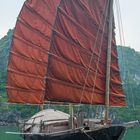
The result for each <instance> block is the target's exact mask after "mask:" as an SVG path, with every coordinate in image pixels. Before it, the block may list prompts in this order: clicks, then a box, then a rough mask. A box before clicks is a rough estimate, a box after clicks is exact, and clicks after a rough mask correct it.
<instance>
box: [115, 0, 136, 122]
mask: <svg viewBox="0 0 140 140" xmlns="http://www.w3.org/2000/svg"><path fill="white" fill-rule="evenodd" d="M115 4H116V13H117V18H118V19H117V20H118V25H119V36H120V44H121V50H122V61H123V63H124V64H122V65H123V67H122V68H123V69H124V72H123V74H124V77H123V81H124V82H125V83H126V84H125V85H126V86H125V88H126V89H127V90H126V92H127V99H128V101H127V102H128V108H129V106H131V104H130V102H131V101H132V108H133V111H134V115H135V110H136V108H135V103H134V95H133V92H132V86H131V85H130V72H129V69H128V68H127V69H126V67H125V66H128V64H129V63H128V61H127V60H128V59H127V56H126V54H125V50H124V48H123V46H125V38H124V31H123V22H122V16H121V8H120V2H119V0H115ZM124 60H125V61H124ZM125 69H126V70H125ZM128 86H129V88H130V89H128ZM129 94H131V95H130V96H131V99H130V96H129ZM134 117H135V119H136V116H134Z"/></svg>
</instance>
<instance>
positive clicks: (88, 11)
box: [7, 0, 125, 106]
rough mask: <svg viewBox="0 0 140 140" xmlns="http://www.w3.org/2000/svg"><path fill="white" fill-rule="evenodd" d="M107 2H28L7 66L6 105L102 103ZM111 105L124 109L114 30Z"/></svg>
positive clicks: (15, 34)
mask: <svg viewBox="0 0 140 140" xmlns="http://www.w3.org/2000/svg"><path fill="white" fill-rule="evenodd" d="M108 9H109V0H27V1H26V2H25V3H24V5H23V8H22V10H21V12H20V14H19V16H18V19H17V23H16V27H15V31H14V34H13V39H12V44H11V51H10V57H9V64H8V80H7V93H8V98H9V102H14V103H31V104H41V103H44V102H45V101H58V102H74V103H79V102H80V103H85V104H102V105H104V104H105V82H106V59H107V45H108V30H109V29H108V28H109V27H108V26H109V10H108ZM110 105H112V106H123V105H125V96H124V93H123V89H122V85H121V79H120V74H119V67H118V55H117V50H116V46H115V33H114V29H113V39H112V52H111V78H110Z"/></svg>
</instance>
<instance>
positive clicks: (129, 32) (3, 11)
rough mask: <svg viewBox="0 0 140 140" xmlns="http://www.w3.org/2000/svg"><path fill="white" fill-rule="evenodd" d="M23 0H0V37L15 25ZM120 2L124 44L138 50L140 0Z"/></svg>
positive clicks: (139, 48)
mask: <svg viewBox="0 0 140 140" xmlns="http://www.w3.org/2000/svg"><path fill="white" fill-rule="evenodd" d="M24 1H25V0H1V1H0V38H1V37H3V36H4V35H5V34H6V33H7V31H8V29H10V28H11V29H12V28H13V27H14V26H15V22H16V18H17V16H18V14H19V12H20V9H21V7H22V5H23V2H24ZM120 4H121V13H122V19H123V25H124V26H123V29H124V34H125V41H126V45H127V46H130V47H131V48H135V50H138V51H140V37H139V36H140V0H120ZM117 40H119V39H118V36H117ZM118 43H119V42H118Z"/></svg>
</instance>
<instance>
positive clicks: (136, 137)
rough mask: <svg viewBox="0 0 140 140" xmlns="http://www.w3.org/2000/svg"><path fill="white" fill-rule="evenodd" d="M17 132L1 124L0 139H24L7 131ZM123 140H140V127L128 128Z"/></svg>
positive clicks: (11, 127) (13, 128)
mask: <svg viewBox="0 0 140 140" xmlns="http://www.w3.org/2000/svg"><path fill="white" fill-rule="evenodd" d="M9 131H10V132H11V131H12V132H17V131H18V129H16V128H15V127H13V126H0V140H23V139H22V138H21V137H20V136H19V135H10V134H5V132H9ZM123 140H140V128H133V129H129V130H127V133H126V135H125V137H124V139H123Z"/></svg>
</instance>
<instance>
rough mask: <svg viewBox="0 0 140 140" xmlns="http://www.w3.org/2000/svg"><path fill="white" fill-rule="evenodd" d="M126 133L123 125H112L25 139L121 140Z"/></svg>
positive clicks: (25, 137) (28, 136)
mask: <svg viewBox="0 0 140 140" xmlns="http://www.w3.org/2000/svg"><path fill="white" fill-rule="evenodd" d="M124 133H125V127H123V126H110V127H107V128H102V129H98V130H88V131H85V130H83V131H78V132H73V133H66V134H63V135H39V134H36V135H26V134H25V135H24V136H23V137H24V139H25V140H121V139H122V137H123V135H124Z"/></svg>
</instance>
